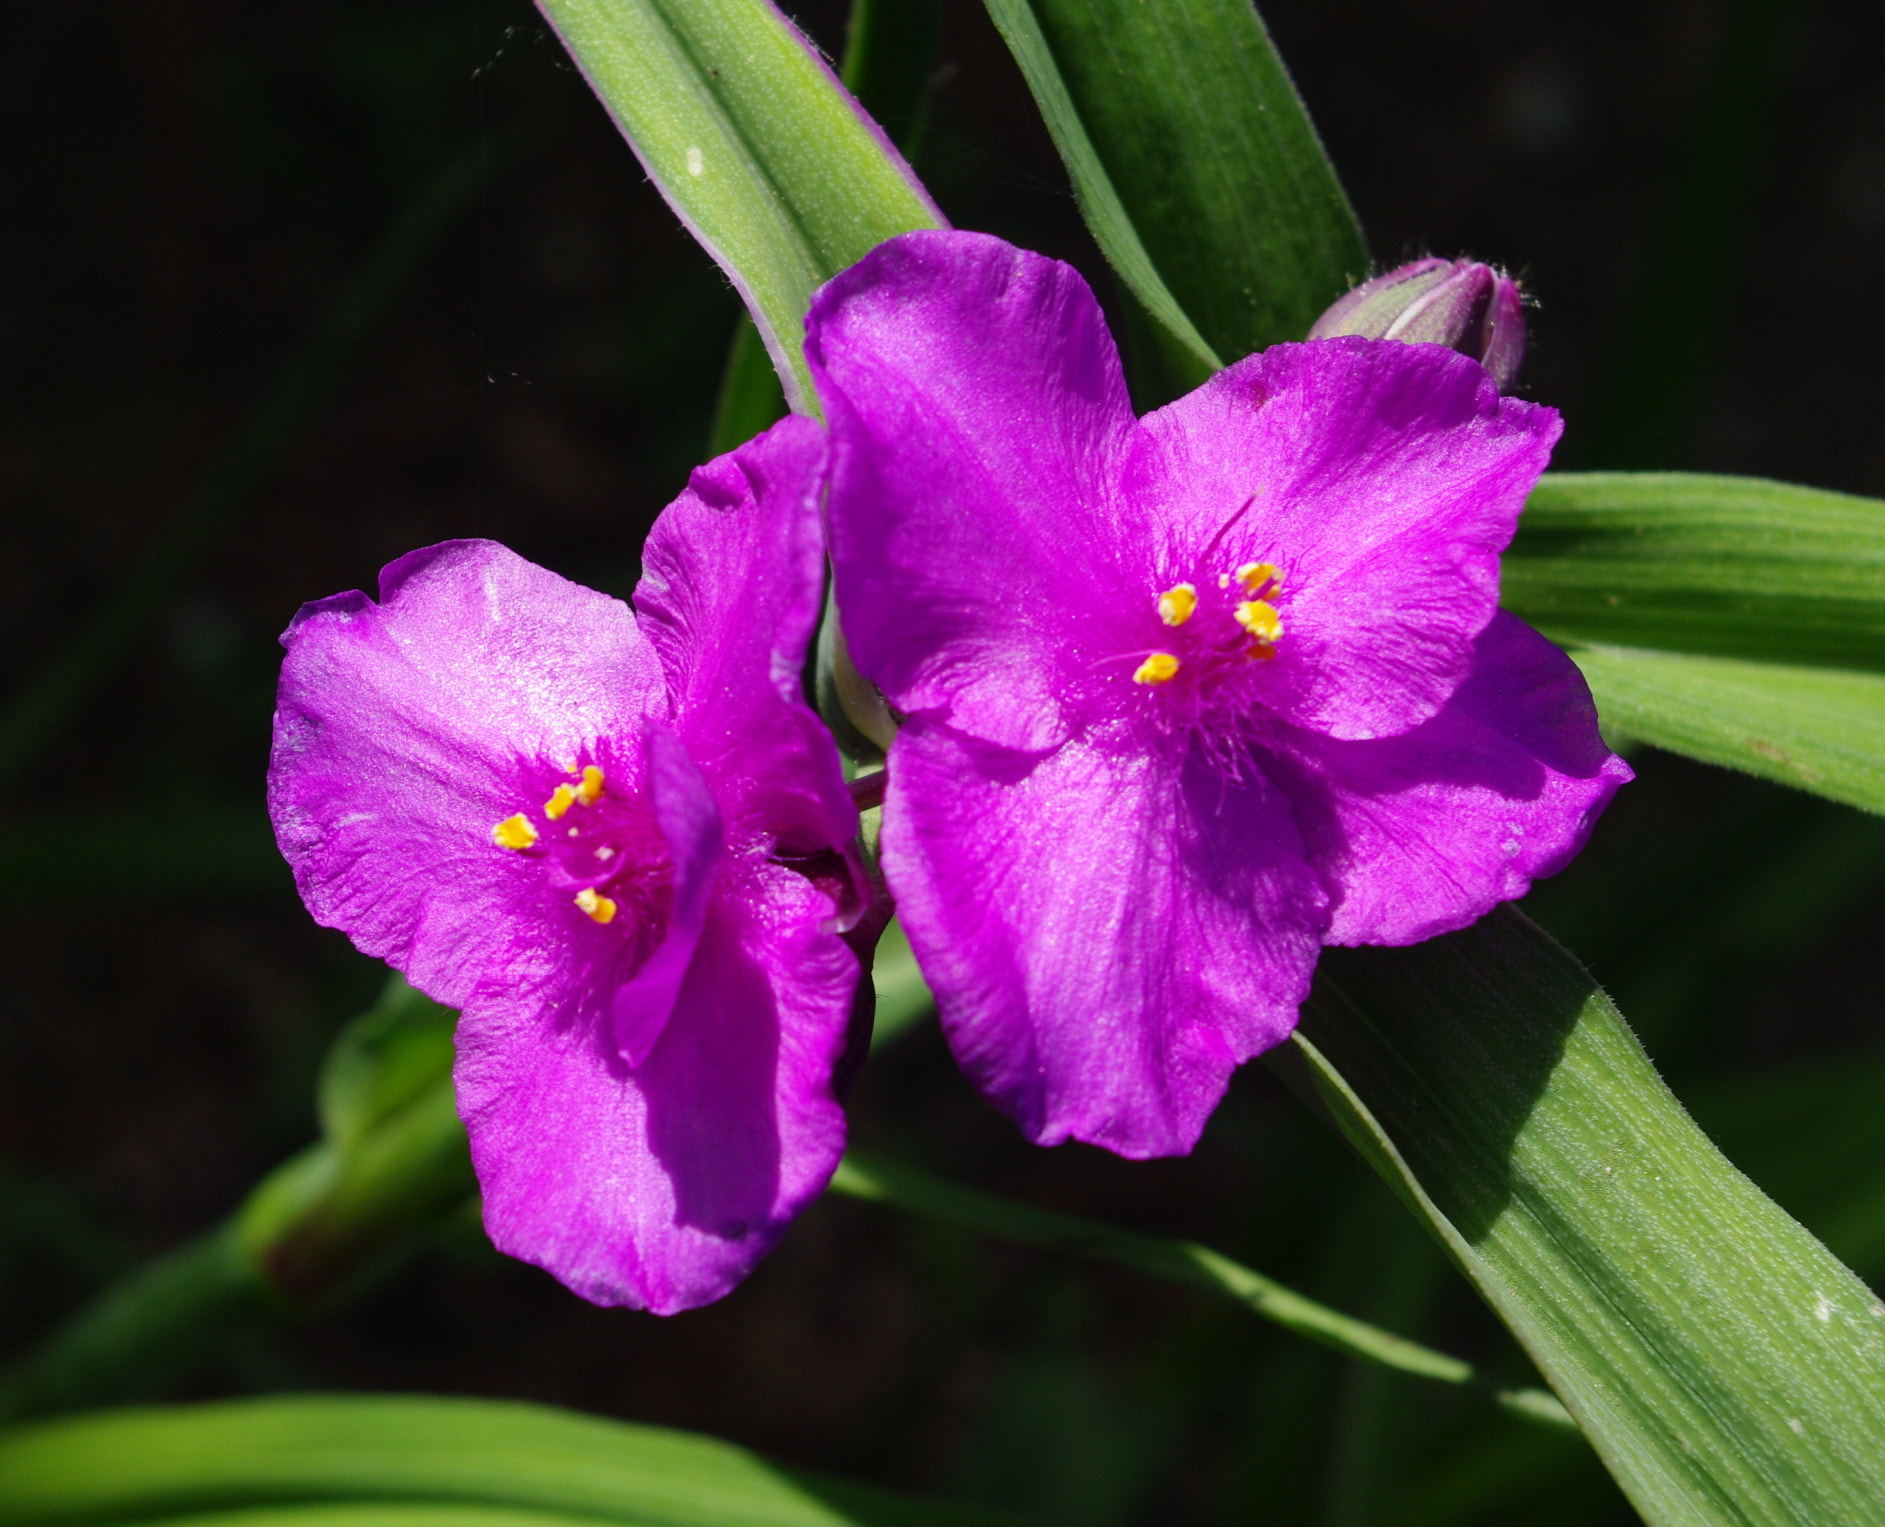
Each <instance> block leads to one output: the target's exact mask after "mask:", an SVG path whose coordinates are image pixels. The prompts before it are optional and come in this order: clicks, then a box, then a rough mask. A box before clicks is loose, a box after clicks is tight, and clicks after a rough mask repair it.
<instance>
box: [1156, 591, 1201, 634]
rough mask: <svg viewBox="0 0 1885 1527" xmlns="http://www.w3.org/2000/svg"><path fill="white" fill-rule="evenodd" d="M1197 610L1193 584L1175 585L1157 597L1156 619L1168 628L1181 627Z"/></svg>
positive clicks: (1196, 592) (1196, 593) (1196, 598)
mask: <svg viewBox="0 0 1885 1527" xmlns="http://www.w3.org/2000/svg"><path fill="white" fill-rule="evenodd" d="M1197 608H1198V590H1197V586H1196V585H1195V584H1190V583H1175V584H1173V585H1172V586H1171V587H1170V588H1168V589H1167V590H1166V591H1165V592H1164V593H1162V594H1160V595H1159V596H1158V618H1159V619H1160V620H1162V621H1164V622H1165V624H1166V625H1168V626H1182V625H1183V624H1184V623H1185V622H1186V621H1188V620H1190V619H1191V615H1192V612H1193V611H1194V610H1196V609H1197Z"/></svg>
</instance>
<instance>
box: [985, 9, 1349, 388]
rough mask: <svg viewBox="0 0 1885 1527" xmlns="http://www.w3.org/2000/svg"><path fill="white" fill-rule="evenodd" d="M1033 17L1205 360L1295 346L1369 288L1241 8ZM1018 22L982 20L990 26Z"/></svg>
mask: <svg viewBox="0 0 1885 1527" xmlns="http://www.w3.org/2000/svg"><path fill="white" fill-rule="evenodd" d="M1032 5H1033V11H1032V14H1033V15H1034V16H1035V17H1037V18H1038V20H1039V27H1040V32H1041V36H1042V39H1043V42H1044V45H1045V48H1046V51H1047V53H1048V54H1049V55H1050V56H1051V59H1052V60H1053V63H1054V64H1055V65H1056V66H1057V72H1058V77H1059V79H1060V80H1061V81H1062V84H1063V88H1064V90H1065V93H1066V96H1067V99H1068V102H1069V105H1070V108H1071V110H1072V112H1073V113H1074V114H1075V115H1076V116H1077V118H1078V120H1079V122H1080V124H1081V125H1082V128H1083V132H1084V136H1085V138H1086V140H1087V141H1088V142H1089V143H1090V145H1091V147H1092V150H1093V152H1094V154H1095V155H1096V157H1097V160H1098V163H1099V165H1100V166H1101V167H1102V170H1103V173H1104V175H1105V176H1106V179H1107V182H1108V184H1109V185H1110V186H1112V187H1113V188H1114V190H1115V193H1116V195H1117V197H1118V199H1119V202H1120V204H1121V206H1122V207H1123V210H1124V213H1125V215H1126V217H1127V218H1128V219H1129V220H1130V224H1131V227H1132V228H1133V229H1135V230H1136V233H1137V238H1138V239H1139V240H1140V241H1141V243H1142V245H1143V248H1144V249H1145V251H1146V253H1147V254H1148V255H1149V256H1150V259H1151V262H1152V264H1153V265H1154V266H1155V267H1156V269H1157V271H1158V274H1159V276H1160V277H1161V278H1162V283H1163V285H1164V286H1165V287H1166V288H1169V290H1170V292H1171V294H1172V296H1173V298H1174V299H1175V301H1176V302H1177V303H1178V304H1179V305H1180V306H1181V307H1182V308H1183V310H1184V312H1185V313H1186V314H1188V315H1189V319H1190V322H1191V323H1194V324H1195V325H1196V326H1197V331H1198V332H1199V333H1201V334H1202V335H1203V337H1204V340H1205V341H1206V343H1208V344H1209V346H1210V347H1211V350H1212V352H1213V353H1215V354H1216V355H1218V356H1221V357H1222V358H1223V359H1224V360H1225V361H1227V362H1228V361H1234V360H1236V359H1238V358H1239V357H1240V356H1244V355H1248V354H1249V353H1250V352H1251V351H1253V350H1260V349H1262V348H1263V347H1264V346H1265V345H1269V344H1273V343H1275V342H1276V341H1278V340H1286V339H1301V338H1302V337H1303V335H1304V334H1305V333H1306V332H1307V331H1308V328H1309V325H1310V324H1311V323H1313V322H1314V321H1315V319H1316V317H1317V315H1319V314H1320V313H1321V311H1322V310H1323V309H1324V308H1325V307H1327V306H1328V305H1329V304H1330V303H1331V302H1333V301H1334V300H1335V299H1336V298H1337V297H1339V296H1341V294H1342V293H1343V292H1345V291H1347V290H1348V288H1349V287H1350V286H1351V285H1352V284H1353V283H1354V282H1355V281H1357V280H1359V279H1361V277H1362V276H1364V275H1366V274H1367V270H1368V247H1367V244H1366V242H1365V240H1364V239H1363V238H1362V233H1361V227H1360V224H1358V223H1357V222H1356V220H1355V214H1354V211H1353V210H1352V209H1351V208H1350V206H1349V203H1348V198H1347V196H1346V195H1345V194H1344V193H1343V191H1342V186H1341V182H1340V181H1339V180H1338V179H1337V178H1336V174H1335V168H1334V166H1333V165H1332V164H1330V163H1329V159H1328V155H1327V154H1326V153H1324V152H1323V148H1322V144H1321V141H1320V140H1319V139H1318V138H1317V136H1316V131H1315V128H1314V126H1313V125H1312V124H1311V123H1310V120H1309V114H1308V112H1307V111H1305V110H1304V109H1303V104H1302V99H1301V97H1299V96H1298V95H1297V94H1296V90H1295V87H1294V85H1292V84H1291V82H1290V78H1289V73H1288V71H1287V70H1286V69H1285V68H1284V66H1283V61H1282V59H1281V58H1279V57H1278V56H1277V52H1276V49H1275V47H1274V46H1272V44H1271V42H1270V38H1269V34H1268V32H1267V31H1266V30H1265V28H1264V25H1263V22H1262V20H1261V19H1260V18H1259V17H1258V15H1257V13H1256V11H1255V10H1254V9H1253V8H1252V7H1251V5H1250V0H1032ZM1025 8H1026V6H1025V4H1024V3H1023V0H1000V3H999V4H998V3H993V0H991V4H990V6H989V9H990V11H991V13H994V14H996V16H997V20H998V21H999V20H1000V18H1001V15H1002V14H1004V13H1007V14H1011V15H1012V14H1014V13H1017V12H1019V11H1021V10H1024V9H1025ZM1007 30H1008V29H1007V28H1006V27H1004V31H1007ZM1010 44H1011V46H1012V44H1013V38H1012V37H1010ZM1017 57H1020V54H1019V53H1017ZM1022 68H1023V70H1024V72H1027V71H1029V64H1028V61H1027V60H1026V59H1025V58H1023V59H1022ZM1029 84H1030V85H1031V86H1033V87H1034V91H1035V95H1036V98H1037V99H1039V98H1040V97H1041V95H1042V91H1041V88H1040V86H1039V85H1037V84H1035V78H1034V74H1033V73H1032V72H1029ZM1042 105H1043V110H1044V111H1045V108H1046V102H1045V101H1043V102H1042ZM1049 125H1050V127H1051V126H1052V125H1053V124H1052V119H1051V117H1050V119H1049ZM1055 138H1056V141H1057V142H1059V143H1061V151H1062V154H1063V155H1066V153H1067V147H1066V144H1065V142H1063V141H1062V133H1061V132H1060V131H1056V133H1055ZM1069 168H1071V169H1075V182H1074V183H1075V186H1076V188H1078V187H1079V186H1080V184H1081V172H1080V171H1079V170H1078V168H1077V167H1076V166H1075V165H1074V163H1073V160H1072V159H1071V158H1069ZM1082 204H1083V206H1084V205H1085V198H1084V196H1083V200H1082ZM1087 216H1088V219H1089V221H1093V220H1094V213H1093V212H1092V211H1091V210H1089V211H1088V213H1087ZM1100 231H1101V228H1100V225H1099V224H1098V223H1097V222H1096V223H1095V232H1096V233H1099V232H1100ZM1101 245H1102V247H1105V245H1106V239H1105V238H1104V237H1102V238H1101ZM1107 253H1108V255H1109V257H1112V258H1114V259H1115V263H1117V257H1116V256H1113V252H1112V250H1111V249H1108V250H1107ZM1122 269H1123V267H1122ZM1128 279H1130V277H1128ZM1148 305H1149V304H1148ZM1155 311H1156V310H1155ZM1161 316H1162V315H1161Z"/></svg>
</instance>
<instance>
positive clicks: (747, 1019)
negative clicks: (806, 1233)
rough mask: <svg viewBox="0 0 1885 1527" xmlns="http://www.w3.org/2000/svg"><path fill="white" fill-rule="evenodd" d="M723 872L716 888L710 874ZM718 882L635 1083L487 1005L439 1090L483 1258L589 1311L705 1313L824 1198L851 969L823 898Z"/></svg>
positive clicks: (837, 1115) (477, 1010) (603, 1041)
mask: <svg viewBox="0 0 1885 1527" xmlns="http://www.w3.org/2000/svg"><path fill="white" fill-rule="evenodd" d="M731 873H732V872H731V871H729V874H731ZM740 873H741V874H742V875H746V876H749V877H751V878H750V879H748V880H747V881H746V882H745V883H742V884H739V885H734V886H729V885H728V884H727V883H726V877H723V881H722V886H721V889H720V890H719V891H718V892H717V894H716V896H715V898H714V901H713V905H712V907H711V908H710V910H709V912H708V915H707V919H706V923H705V926H704V927H703V929H702V932H701V937H700V943H699V947H698V950H697V952H696V954H695V957H694V960H693V962H692V963H691V964H690V965H689V966H688V970H687V975H686V979H685V981H684V982H683V984H682V986H681V989H680V994H679V997H678V1000H677V1003H676V1015H675V1018H674V1020H673V1021H672V1022H670V1023H669V1024H668V1025H667V1027H666V1029H665V1030H664V1031H663V1032H662V1034H661V1036H660V1039H659V1041H658V1042H657V1043H656V1044H655V1046H654V1048H653V1050H652V1051H651V1052H650V1053H649V1055H648V1057H647V1059H646V1061H645V1062H644V1063H643V1064H642V1065H641V1066H639V1067H630V1066H628V1065H627V1064H626V1063H625V1062H624V1061H623V1060H622V1058H621V1056H620V1054H619V1053H618V1052H617V1051H616V1048H615V1046H614V1044H613V1043H612V1042H610V1041H609V1040H608V1039H607V1037H606V1035H605V1033H604V1032H603V1031H601V1030H599V1029H597V1028H596V1027H594V1026H591V1025H587V1024H583V1023H580V1022H571V1021H569V1019H568V1017H567V1015H565V1014H562V1013H559V1012H557V1011H556V1010H555V1009H554V1008H553V1007H550V1006H548V1005H545V1004H542V1003H540V1002H537V1001H534V1000H532V999H531V998H530V997H529V996H528V995H523V996H519V995H517V994H515V993H513V992H510V991H508V990H506V989H505V988H503V987H502V986H492V987H490V988H487V989H486V990H485V991H483V992H480V993H479V994H478V995H477V996H476V997H475V998H474V999H473V1001H472V1002H471V1003H469V1004H468V1005H467V1006H466V1008H465V1011H464V1015H463V1017H462V1018H461V1020H460V1022H459V1026H458V1064H457V1069H456V1071H455V1073H454V1079H455V1081H456V1084H457V1088H458V1100H459V1110H460V1112H461V1113H462V1114H463V1115H464V1119H465V1123H466V1127H467V1128H468V1130H469V1131H470V1135H471V1153H472V1161H473V1163H474V1165H475V1166H476V1167H477V1170H478V1180H479V1183H480V1185H481V1186H482V1188H483V1191H484V1216H485V1228H486V1229H487V1230H488V1231H489V1233H490V1236H491V1239H492V1241H493V1242H494V1243H495V1244H496V1245H497V1247H498V1249H499V1250H501V1251H504V1252H507V1253H509V1254H510V1255H511V1256H514V1257H520V1258H522V1259H523V1260H525V1261H527V1262H534V1263H536V1264H537V1265H538V1266H540V1267H543V1268H546V1269H548V1270H549V1271H550V1272H552V1273H554V1274H555V1275H556V1276H557V1277H558V1278H559V1279H561V1280H562V1281H563V1282H564V1283H566V1284H567V1285H568V1286H569V1287H570V1288H572V1289H574V1290H575V1291H576V1292H577V1293H579V1294H581V1295H582V1296H583V1297H584V1298H586V1299H590V1300H593V1301H594V1302H595V1303H597V1304H605V1305H631V1306H634V1307H636V1308H645V1309H649V1310H653V1311H655V1312H656V1313H658V1314H664V1315H665V1314H672V1313H674V1312H675V1311H678V1310H684V1309H691V1308H693V1307H695V1306H697V1305H702V1304H706V1303H709V1302H710V1301H712V1300H714V1299H718V1298H719V1297H720V1296H721V1295H723V1294H725V1293H726V1292H727V1291H728V1290H730V1289H731V1288H732V1287H733V1286H734V1285H735V1284H736V1283H738V1282H739V1281H740V1279H741V1278H743V1277H744V1276H745V1275H746V1274H747V1273H748V1272H750V1271H751V1270H752V1268H753V1266H754V1265H755V1264H756V1263H757V1262H758V1261H759V1259H760V1258H761V1257H763V1256H764V1255H765V1254H766V1253H767V1252H768V1251H770V1250H771V1249H772V1247H773V1246H774V1245H775V1244H776V1243H777V1241H778V1239H779V1236H780V1235H781V1234H782V1233H783V1231H784V1229H785V1226H786V1224H787V1223H788V1222H789V1221H790V1220H791V1218H792V1217H793V1215H795V1214H797V1213H798V1212H799V1210H801V1209H802V1208H803V1207H804V1206H805V1204H806V1203H808V1202H809V1201H810V1200H811V1199H812V1198H813V1197H814V1196H816V1195H817V1194H818V1193H819V1192H820V1191H822V1189H823V1188H824V1185H825V1183H826V1182H827V1181H828V1180H829V1179H830V1176H831V1173H832V1171H833V1170H834V1169H835V1168H836V1166H837V1164H838V1158H839V1156H840V1155H841V1154H842V1152H843V1149H844V1114H843V1112H842V1110H841V1109H840V1108H839V1107H838V1104H837V1102H836V1101H835V1099H834V1098H833V1097H832V1093H831V1073H832V1067H833V1065H834V1064H835V1063H836V1060H837V1057H838V1055H839V1053H840V1051H841V1050H842V1048H843V1044H844V1038H845V1027H846V1022H847V1020H848V1017H849V1013H850V1006H851V998H852V993H853V991H854V990H855V987H856V985H857V974H858V966H857V960H856V958H855V956H853V955H852V954H851V952H850V950H849V949H847V948H846V947H845V945H844V943H843V941H842V939H840V938H839V937H837V936H836V935H835V934H830V933H826V932H822V931H820V928H821V925H822V924H824V923H826V922H828V921H829V920H830V918H831V916H832V913H833V906H832V903H831V901H830V899H829V898H828V897H826V896H823V895H821V894H820V893H819V892H818V891H817V890H816V889H815V888H813V887H812V886H811V884H810V883H809V882H808V881H806V880H805V879H803V878H802V877H801V876H798V875H795V874H793V873H792V872H790V871H788V870H784V869H781V868H779V867H778V866H774V865H766V864H763V863H761V864H756V865H752V866H749V867H747V868H746V869H745V870H743V871H741V872H740Z"/></svg>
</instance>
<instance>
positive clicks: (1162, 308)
mask: <svg viewBox="0 0 1885 1527" xmlns="http://www.w3.org/2000/svg"><path fill="white" fill-rule="evenodd" d="M987 3H988V14H989V16H990V17H991V18H993V20H994V23H995V26H996V29H997V30H998V31H1000V33H1001V35H1002V40H1003V41H1004V42H1006V43H1007V44H1008V51H1009V52H1010V53H1012V54H1013V55H1014V59H1015V62H1016V63H1017V64H1019V65H1020V66H1021V74H1022V77H1023V78H1024V79H1026V80H1027V82H1028V89H1029V90H1030V91H1032V92H1033V95H1034V104H1035V105H1036V106H1038V107H1039V108H1040V111H1041V118H1042V120H1043V121H1045V122H1046V123H1047V131H1048V133H1049V134H1050V135H1051V136H1052V137H1053V140H1054V147H1055V148H1057V149H1058V150H1060V157H1061V159H1062V160H1063V161H1064V162H1065V163H1066V166H1067V174H1068V176H1069V177H1070V178H1071V179H1072V181H1073V194H1074V197H1075V199H1076V200H1077V201H1078V202H1079V203H1080V212H1081V215H1082V216H1084V217H1085V218H1086V223H1087V227H1088V228H1090V229H1091V230H1092V231H1093V237H1094V239H1095V240H1096V241H1097V242H1098V244H1099V246H1100V251H1101V253H1103V254H1104V255H1105V256H1106V258H1107V259H1108V260H1109V261H1110V262H1111V263H1112V267H1113V269H1114V270H1116V271H1118V272H1119V276H1120V279H1121V280H1123V281H1124V282H1125V283H1126V285H1127V286H1128V287H1129V288H1130V289H1131V290H1132V293H1133V295H1134V296H1136V297H1137V298H1138V299H1139V300H1140V301H1141V302H1142V303H1144V304H1145V307H1146V311H1147V312H1149V313H1151V314H1152V316H1153V317H1154V318H1156V319H1158V321H1159V322H1160V323H1162V324H1164V325H1165V327H1166V329H1168V330H1169V331H1170V332H1171V334H1172V335H1173V336H1174V337H1175V338H1176V339H1177V340H1178V342H1179V343H1180V344H1181V345H1183V346H1184V348H1185V349H1186V350H1187V351H1188V352H1189V353H1190V355H1191V357H1192V359H1193V361H1194V362H1195V363H1197V364H1200V365H1202V366H1205V367H1207V368H1209V370H1212V371H1215V370H1217V369H1218V368H1219V367H1220V366H1222V365H1223V364H1224V363H1223V361H1221V360H1219V359H1218V355H1217V352H1216V351H1215V350H1213V349H1212V348H1211V345H1210V342H1209V341H1208V340H1206V339H1205V337H1204V336H1203V335H1202V334H1200V333H1199V332H1198V330H1197V327H1196V326H1195V325H1194V324H1193V323H1192V321H1191V319H1190V318H1189V317H1187V316H1186V314H1185V310H1184V309H1183V308H1182V307H1180V306H1179V305H1178V299H1177V298H1176V297H1174V296H1173V295H1172V293H1171V290H1170V289H1169V288H1168V287H1167V286H1166V284H1165V281H1164V278H1163V277H1162V276H1160V274H1159V271H1158V267H1157V266H1156V265H1154V264H1153V263H1152V256H1151V254H1150V253H1149V252H1148V251H1147V250H1146V247H1145V244H1144V243H1143V242H1142V241H1141V239H1140V236H1139V230H1138V229H1137V228H1136V227H1135V226H1134V225H1133V221H1132V217H1131V215H1130V214H1129V213H1128V212H1127V210H1126V205H1125V203H1124V201H1122V200H1121V198H1120V195H1119V192H1118V190H1117V189H1116V188H1115V187H1114V185H1113V181H1112V177H1111V176H1110V175H1108V174H1107V171H1106V166H1105V164H1104V163H1103V162H1102V161H1101V159H1100V155H1099V151H1098V150H1097V149H1096V148H1095V147H1094V145H1093V140H1092V139H1091V138H1090V137H1088V136H1087V130H1086V125H1085V123H1084V122H1083V121H1082V120H1081V117H1080V111H1079V108H1078V107H1077V106H1076V105H1075V104H1074V100H1073V97H1072V95H1071V94H1070V93H1069V91H1068V89H1067V83H1066V81H1065V80H1064V79H1063V78H1062V77H1061V73H1060V67H1059V65H1058V64H1057V63H1056V61H1055V59H1054V54H1053V50H1052V49H1051V48H1050V47H1049V46H1048V43H1047V39H1046V37H1045V36H1044V35H1043V33H1042V31H1041V24H1040V21H1039V20H1038V19H1037V17H1036V15H1035V12H1034V11H1033V10H1031V9H1030V8H1029V6H1028V0H987Z"/></svg>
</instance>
